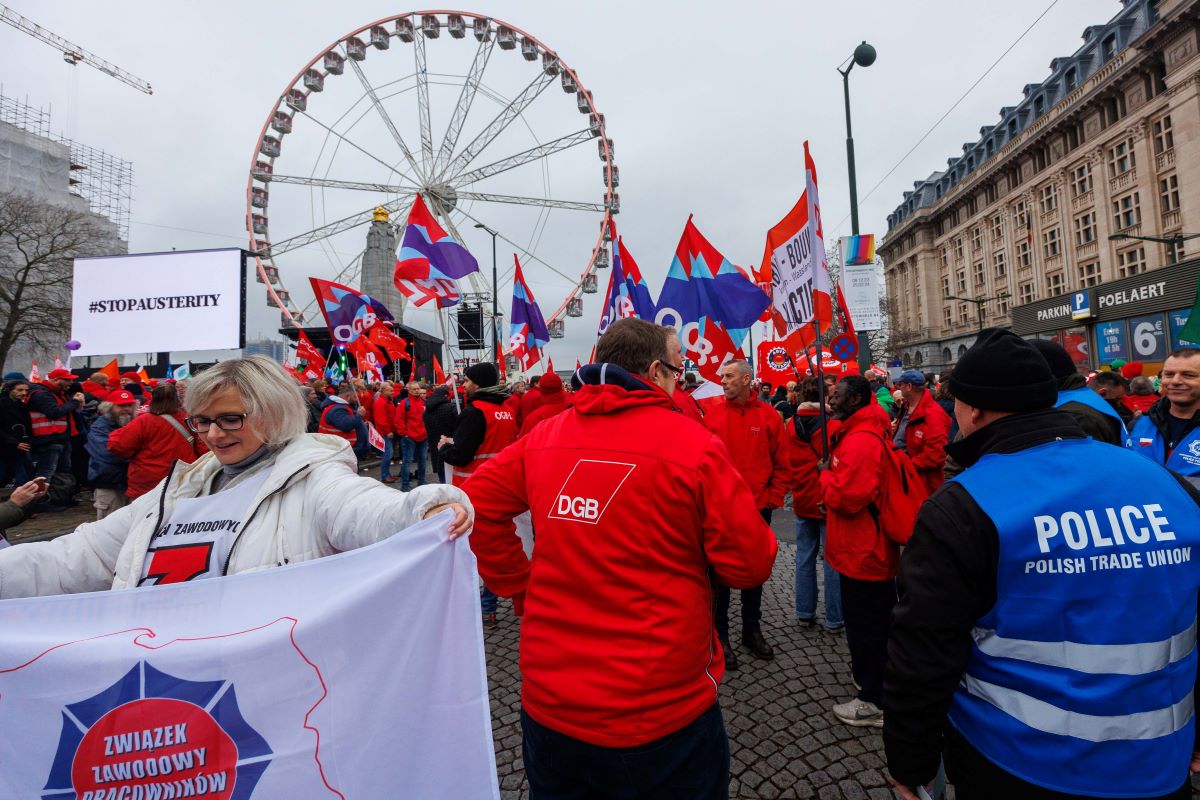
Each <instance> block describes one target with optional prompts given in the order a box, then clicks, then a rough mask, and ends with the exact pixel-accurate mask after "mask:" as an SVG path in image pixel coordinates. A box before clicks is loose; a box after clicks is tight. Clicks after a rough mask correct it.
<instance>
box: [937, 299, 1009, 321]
mask: <svg viewBox="0 0 1200 800" xmlns="http://www.w3.org/2000/svg"><path fill="white" fill-rule="evenodd" d="M1011 296H1012V295H1010V294H1009V293H1008V292H1001V293H1000V294H997V295H992V296H991V297H959V296H958V295H953V294H948V295H946V297H945V299H946V300H961V301H962V302H964V303H974V304H975V313H976V315H977V316H978V317H979V330H981V331H982V330H983V307H984V306H986V305H987V304H988V303H990V302H992V301H993V300H1003V299H1004V298H1006V297H1011Z"/></svg>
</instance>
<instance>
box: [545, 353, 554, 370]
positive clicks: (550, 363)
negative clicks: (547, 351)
mask: <svg viewBox="0 0 1200 800" xmlns="http://www.w3.org/2000/svg"><path fill="white" fill-rule="evenodd" d="M546 372H554V359H553V358H551V357H549V356H547V357H546Z"/></svg>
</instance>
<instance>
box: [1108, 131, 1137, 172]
mask: <svg viewBox="0 0 1200 800" xmlns="http://www.w3.org/2000/svg"><path fill="white" fill-rule="evenodd" d="M1133 167H1134V159H1133V142H1132V141H1131V140H1129V139H1126V140H1124V141H1121V142H1117V143H1116V144H1114V145H1113V146H1112V147H1110V148H1108V177H1110V178H1115V177H1117V176H1118V175H1124V174H1125V173H1126V172H1129V171H1130V170H1131V169H1133Z"/></svg>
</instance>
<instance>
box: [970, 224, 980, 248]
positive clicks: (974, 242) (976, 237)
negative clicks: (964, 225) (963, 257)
mask: <svg viewBox="0 0 1200 800" xmlns="http://www.w3.org/2000/svg"><path fill="white" fill-rule="evenodd" d="M982 250H983V228H975V229H973V230H972V231H971V252H973V253H978V252H981V251H982Z"/></svg>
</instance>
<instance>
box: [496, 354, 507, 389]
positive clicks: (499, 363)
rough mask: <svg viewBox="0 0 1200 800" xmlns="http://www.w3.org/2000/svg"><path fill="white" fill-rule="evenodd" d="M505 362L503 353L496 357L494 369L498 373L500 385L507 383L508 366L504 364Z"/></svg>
mask: <svg viewBox="0 0 1200 800" xmlns="http://www.w3.org/2000/svg"><path fill="white" fill-rule="evenodd" d="M506 360H507V359H505V358H504V353H500V354H499V355H498V356H497V357H496V369H497V370H499V371H500V382H501V383H508V365H507V364H505V363H504V362H505V361H506Z"/></svg>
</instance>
